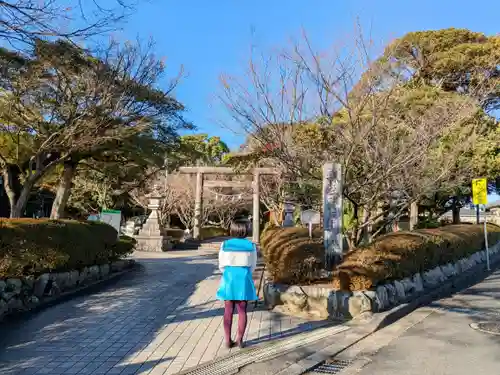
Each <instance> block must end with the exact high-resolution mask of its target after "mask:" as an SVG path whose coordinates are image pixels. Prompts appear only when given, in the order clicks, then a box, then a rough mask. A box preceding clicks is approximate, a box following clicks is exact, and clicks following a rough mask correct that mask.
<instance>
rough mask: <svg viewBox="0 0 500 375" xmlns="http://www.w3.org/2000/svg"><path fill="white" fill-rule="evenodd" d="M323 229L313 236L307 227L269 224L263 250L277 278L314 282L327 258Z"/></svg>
mask: <svg viewBox="0 0 500 375" xmlns="http://www.w3.org/2000/svg"><path fill="white" fill-rule="evenodd" d="M321 235H322V232H321V231H320V230H316V231H313V238H312V239H310V238H309V230H308V229H307V228H300V227H292V228H281V227H268V228H266V230H265V231H264V232H263V233H262V236H261V253H262V255H263V256H264V260H265V262H266V269H267V271H268V272H269V275H270V276H271V277H272V279H273V281H274V282H277V283H278V282H279V283H304V282H310V281H312V279H313V278H314V277H315V275H316V272H317V271H318V270H319V269H321V267H322V266H323V261H324V253H325V251H324V246H323V240H322V238H321Z"/></svg>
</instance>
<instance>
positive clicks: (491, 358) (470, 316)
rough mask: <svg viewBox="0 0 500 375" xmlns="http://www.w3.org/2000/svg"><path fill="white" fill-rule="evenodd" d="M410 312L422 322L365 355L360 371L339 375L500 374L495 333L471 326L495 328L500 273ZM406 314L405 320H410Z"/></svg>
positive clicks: (499, 338) (498, 338) (498, 341)
mask: <svg viewBox="0 0 500 375" xmlns="http://www.w3.org/2000/svg"><path fill="white" fill-rule="evenodd" d="M413 314H414V315H417V314H420V315H421V316H422V318H423V319H420V321H419V322H418V323H417V324H415V325H413V326H412V327H411V328H409V329H408V330H406V331H405V332H401V335H400V336H399V337H397V338H395V339H393V340H392V341H391V342H390V343H389V344H388V345H387V346H385V347H383V348H381V349H380V350H378V352H377V353H376V354H375V355H374V356H372V357H368V358H367V362H368V364H367V365H366V366H365V367H363V368H362V370H358V369H355V368H353V369H351V370H349V371H345V372H341V373H340V374H344V373H345V374H346V375H347V374H349V375H350V374H351V373H352V374H357V375H373V374H383V375H421V374H426V375H471V374H478V375H483V374H484V375H494V374H500V356H499V353H500V335H492V334H488V333H483V332H480V331H477V330H474V329H472V328H471V327H470V324H471V323H477V322H481V321H491V322H496V323H498V325H499V326H500V270H497V271H495V272H494V273H493V274H492V275H491V276H490V277H488V278H487V279H486V280H484V281H483V282H481V283H479V284H476V285H475V286H473V287H472V288H470V289H467V290H465V291H463V292H461V293H459V294H456V295H455V296H453V297H451V298H445V299H442V300H439V301H436V302H434V303H432V304H431V305H430V306H428V307H424V308H422V309H419V310H416V311H415V312H414V313H413ZM411 315H412V314H411ZM411 315H409V316H408V317H407V318H404V319H411V318H412V316H411ZM399 324H400V323H399V322H396V323H395V324H394V327H393V328H394V329H397V328H398V327H397V326H398V325H399ZM391 329H392V328H391ZM383 331H384V330H382V331H381V332H383ZM499 334H500V332H499ZM340 374H339V375H340Z"/></svg>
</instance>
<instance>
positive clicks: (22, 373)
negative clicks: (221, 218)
mask: <svg viewBox="0 0 500 375" xmlns="http://www.w3.org/2000/svg"><path fill="white" fill-rule="evenodd" d="M135 258H137V259H138V261H139V262H140V263H141V264H142V265H143V266H144V267H143V269H142V270H140V271H137V272H134V273H133V274H131V275H127V276H125V277H124V278H123V279H121V280H120V281H119V282H118V283H116V284H114V285H112V286H109V287H108V288H106V289H104V290H102V291H101V292H99V293H97V294H93V295H89V296H82V297H77V298H75V299H72V300H70V301H67V302H65V303H62V304H59V305H56V306H54V307H51V308H49V309H46V310H44V311H42V312H40V313H38V314H36V315H34V316H33V317H32V318H31V319H29V320H27V321H23V322H19V323H16V324H10V325H8V326H6V325H5V324H4V325H2V326H0V373H1V374H2V375H28V374H53V375H57V374H124V375H126V374H141V375H145V374H150V375H160V374H175V373H178V372H180V371H182V370H185V369H187V368H190V367H193V366H196V365H198V364H200V363H203V362H205V361H210V360H212V359H214V358H217V357H219V356H223V355H225V354H227V353H228V351H227V349H225V348H224V346H223V345H222V344H223V327H222V314H223V308H222V304H221V302H219V301H216V300H215V299H214V296H215V292H216V289H217V287H218V284H219V279H220V273H219V271H218V269H217V267H216V264H217V254H216V251H213V250H212V251H210V250H207V251H202V252H200V251H176V252H171V253H162V254H147V253H138V254H136V255H135ZM318 325H320V323H314V322H307V321H304V320H300V319H297V318H292V317H289V316H283V315H278V314H276V313H271V312H268V311H266V310H265V309H263V308H257V309H255V310H254V309H253V304H252V308H251V309H250V310H249V326H248V329H247V344H248V345H252V344H256V343H260V342H263V341H267V340H270V339H273V338H278V337H284V336H288V335H292V334H294V333H298V332H303V331H306V330H311V329H314V328H315V327H317V326H318ZM233 350H238V349H233Z"/></svg>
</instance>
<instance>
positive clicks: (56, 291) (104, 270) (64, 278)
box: [0, 260, 134, 321]
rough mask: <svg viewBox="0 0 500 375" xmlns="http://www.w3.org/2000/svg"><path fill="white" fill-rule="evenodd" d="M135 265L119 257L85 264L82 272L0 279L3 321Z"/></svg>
mask: <svg viewBox="0 0 500 375" xmlns="http://www.w3.org/2000/svg"><path fill="white" fill-rule="evenodd" d="M133 265H134V261H133V260H118V261H115V262H112V263H109V264H103V265H99V266H97V265H95V266H90V267H85V268H83V269H82V270H81V271H77V270H74V271H69V272H59V273H44V274H42V275H40V276H38V277H37V278H34V277H30V276H27V277H23V278H8V279H0V321H1V320H2V319H3V318H4V317H5V316H7V315H15V314H16V313H19V312H24V311H28V310H32V309H33V308H36V307H37V306H39V305H40V304H43V303H44V301H47V300H49V299H53V298H55V297H57V296H59V295H61V293H65V292H70V291H72V290H75V289H79V288H82V287H85V286H89V285H92V284H94V283H96V282H98V281H100V280H106V279H109V278H110V277H111V275H113V274H115V273H118V272H122V271H124V270H126V269H129V268H131V267H132V266H133Z"/></svg>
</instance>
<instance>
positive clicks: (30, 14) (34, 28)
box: [0, 0, 135, 47]
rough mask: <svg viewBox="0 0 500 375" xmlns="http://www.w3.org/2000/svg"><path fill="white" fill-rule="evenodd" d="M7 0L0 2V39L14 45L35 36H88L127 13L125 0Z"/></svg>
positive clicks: (112, 26)
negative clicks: (105, 0)
mask: <svg viewBox="0 0 500 375" xmlns="http://www.w3.org/2000/svg"><path fill="white" fill-rule="evenodd" d="M103 3H104V1H99V0H92V1H85V2H83V1H82V0H40V1H38V0H10V1H0V38H2V39H4V40H6V41H7V42H8V43H10V44H13V45H14V46H16V47H17V46H19V45H20V44H21V45H24V44H32V43H33V42H34V41H35V40H36V39H47V38H65V39H68V40H70V39H71V40H75V39H83V38H89V37H91V36H94V35H97V34H103V33H106V32H109V31H112V30H114V29H115V28H116V27H117V26H118V25H119V23H120V22H121V21H123V20H124V18H125V17H126V16H127V15H128V14H130V13H131V12H132V10H133V7H134V5H135V4H134V2H132V1H131V2H128V1H127V0H113V1H111V2H107V4H106V5H104V4H103Z"/></svg>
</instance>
